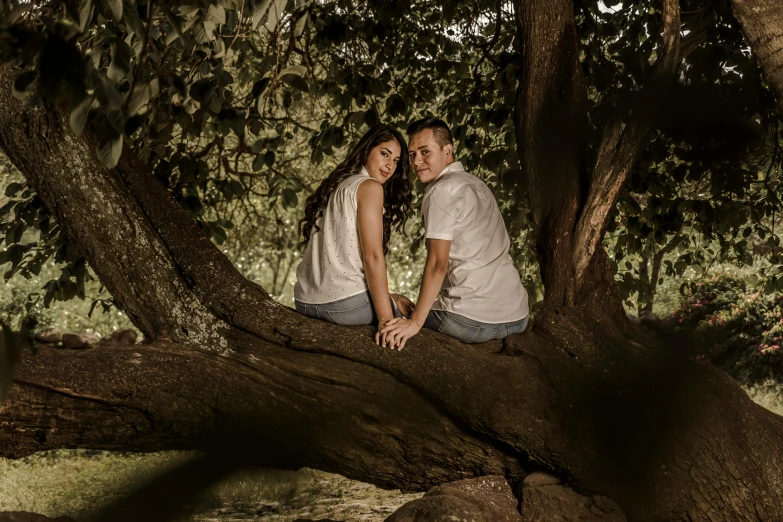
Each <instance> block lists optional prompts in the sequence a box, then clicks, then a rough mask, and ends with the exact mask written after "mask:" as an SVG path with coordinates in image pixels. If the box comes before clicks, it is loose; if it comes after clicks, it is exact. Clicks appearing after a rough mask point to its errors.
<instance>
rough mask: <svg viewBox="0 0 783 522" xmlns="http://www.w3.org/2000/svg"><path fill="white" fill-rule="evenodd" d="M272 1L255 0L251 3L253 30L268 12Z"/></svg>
mask: <svg viewBox="0 0 783 522" xmlns="http://www.w3.org/2000/svg"><path fill="white" fill-rule="evenodd" d="M271 3H272V0H256V1H255V2H253V13H252V16H251V24H250V25H251V27H252V28H253V29H255V28H256V27H258V24H259V23H261V19H262V18H263V17H264V15H265V14H266V13H267V11H269V6H270V5H271Z"/></svg>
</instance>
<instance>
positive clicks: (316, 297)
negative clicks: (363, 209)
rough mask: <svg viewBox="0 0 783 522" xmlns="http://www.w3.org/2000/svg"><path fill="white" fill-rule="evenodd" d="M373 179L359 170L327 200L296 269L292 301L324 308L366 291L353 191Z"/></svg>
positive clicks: (356, 208) (356, 207) (354, 192)
mask: <svg viewBox="0 0 783 522" xmlns="http://www.w3.org/2000/svg"><path fill="white" fill-rule="evenodd" d="M368 179H372V178H371V177H370V174H369V173H368V172H367V170H366V169H365V168H364V167H362V170H361V171H360V172H359V173H358V174H354V175H353V176H349V177H347V178H346V179H344V180H343V181H342V182H341V183H340V184H339V185H338V186H337V188H336V189H335V191H334V192H333V193H332V195H331V196H330V197H329V202H328V203H327V205H326V209H325V210H324V213H323V215H322V216H321V217H320V218H318V220H317V221H316V223H317V225H318V228H319V229H320V230H317V231H316V230H315V228H314V229H313V230H312V234H311V235H310V240H309V241H308V242H307V248H306V249H305V252H304V256H303V257H302V261H301V262H300V263H299V266H298V267H297V268H296V286H295V287H294V298H295V299H296V300H297V301H299V302H300V303H305V304H324V303H331V302H333V301H337V300H339V299H345V298H346V297H352V296H355V295H357V294H361V293H363V292H366V291H367V277H366V276H365V275H364V264H363V263H362V251H361V246H360V244H359V223H358V219H357V210H358V206H357V204H356V191H357V189H358V188H359V185H360V184H361V183H362V182H363V181H367V180H368Z"/></svg>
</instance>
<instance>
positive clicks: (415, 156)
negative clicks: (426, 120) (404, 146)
mask: <svg viewBox="0 0 783 522" xmlns="http://www.w3.org/2000/svg"><path fill="white" fill-rule="evenodd" d="M408 151H409V152H408V155H409V157H410V160H411V166H413V170H414V171H416V175H417V176H419V179H420V180H421V182H422V183H429V182H430V181H432V180H433V179H435V178H436V177H437V176H438V174H440V171H442V170H443V169H444V168H445V167H446V165H448V164H449V163H452V162H453V161H454V147H452V146H451V145H449V144H446V145H445V146H444V147H443V148H441V146H440V145H438V142H437V141H435V134H434V133H433V132H432V129H424V130H423V131H421V132H417V133H416V134H414V135H413V136H411V141H410V143H409V144H408Z"/></svg>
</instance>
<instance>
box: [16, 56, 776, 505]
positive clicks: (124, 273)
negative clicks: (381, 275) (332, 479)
mask: <svg viewBox="0 0 783 522" xmlns="http://www.w3.org/2000/svg"><path fill="white" fill-rule="evenodd" d="M12 81H13V71H12V70H11V69H9V68H8V67H5V68H3V69H0V147H2V148H3V150H4V151H6V153H7V154H8V155H9V156H10V157H11V158H12V160H13V161H14V163H15V164H16V165H17V167H19V168H20V170H21V171H22V172H23V174H24V175H25V176H26V177H27V179H28V181H29V182H30V183H31V184H32V185H33V186H34V187H35V189H36V190H37V191H38V193H39V194H40V196H41V198H42V200H43V201H44V203H45V204H46V206H47V208H48V209H49V210H50V211H51V212H52V213H53V214H54V215H55V216H56V218H57V220H58V221H59V222H60V224H61V226H63V227H64V229H65V230H66V231H67V233H68V235H69V237H70V238H71V239H72V240H73V241H74V242H75V243H76V244H77V246H78V247H79V248H80V249H81V251H82V253H83V254H84V255H85V256H86V257H87V258H88V260H89V262H90V264H91V266H92V267H93V269H94V270H95V271H96V273H97V274H98V275H99V276H100V277H101V279H102V280H103V281H104V282H106V284H107V286H109V285H110V286H109V288H110V289H111V291H112V292H113V294H114V296H115V297H116V298H117V300H118V302H119V303H121V305H122V306H123V307H125V309H126V310H127V311H128V312H129V315H130V316H131V317H132V318H133V320H134V322H135V323H136V324H137V325H138V326H139V327H140V328H141V329H142V330H143V331H144V332H145V334H147V335H149V336H150V337H151V338H152V339H154V341H153V343H152V344H150V345H140V346H131V347H118V346H103V347H100V348H95V349H91V350H86V351H81V352H70V351H65V350H56V349H45V348H42V349H40V350H39V351H38V353H37V354H31V353H25V354H24V356H23V358H22V361H21V363H20V365H19V368H18V370H17V373H16V375H15V381H14V387H13V388H12V390H11V395H10V400H9V401H8V402H7V403H4V404H3V405H2V406H0V455H2V456H10V457H20V456H23V455H27V454H30V453H32V452H34V451H38V450H43V449H49V448H55V447H72V448H73V447H91V448H107V449H132V450H138V451H148V450H160V449H176V448H188V449H190V448H197V447H209V446H210V445H211V444H215V443H218V444H220V443H222V444H227V443H228V444H232V445H234V446H240V445H241V446H242V447H246V448H247V451H248V455H249V458H251V459H252V460H253V461H255V462H260V463H264V464H271V465H277V466H281V467H296V466H300V465H307V466H313V467H316V468H321V469H325V470H330V471H337V472H340V473H343V474H345V475H347V476H349V477H352V478H356V479H360V480H364V481H367V482H372V483H375V484H379V485H382V486H386V487H404V488H408V489H426V488H428V487H429V486H432V485H434V484H438V483H441V482H445V481H450V480H455V479H459V478H464V477H468V476H474V475H484V474H503V475H505V476H506V477H508V478H509V479H510V480H512V482H513V481H515V480H517V479H518V478H519V477H520V475H521V474H522V473H524V472H525V471H528V470H531V469H536V468H540V467H544V468H546V469H549V470H551V471H553V472H554V473H556V474H558V475H561V476H562V477H564V478H565V479H567V480H568V481H569V482H570V483H571V484H573V485H574V486H575V487H577V488H579V489H581V490H583V491H587V492H594V493H601V494H604V495H607V496H609V497H612V498H614V499H616V500H617V501H618V502H619V503H620V504H621V505H622V506H623V507H624V509H626V510H627V512H628V513H629V514H630V515H631V517H632V518H633V519H635V520H664V519H665V520H708V519H710V520H779V519H781V518H783V490H781V488H779V487H778V485H779V484H780V483H781V481H783V453H782V452H781V448H782V447H783V420H782V419H780V418H779V417H777V416H775V415H773V414H771V413H769V412H767V411H765V410H763V409H762V408H760V407H758V406H755V405H754V404H753V403H752V402H751V401H750V400H749V399H748V398H747V396H746V395H745V394H744V393H743V392H742V391H741V390H740V389H739V388H738V387H737V386H736V385H735V384H734V383H733V382H732V381H731V380H730V379H728V377H726V376H725V374H723V373H722V372H719V371H718V370H715V369H714V368H712V367H710V366H707V365H699V364H695V363H692V362H689V361H687V360H685V359H683V358H682V357H678V356H677V355H678V354H677V353H673V354H668V355H665V356H661V354H659V353H658V352H656V351H655V350H654V349H653V348H652V347H651V346H652V345H651V343H650V341H649V339H645V338H635V337H633V336H631V337H630V338H629V334H631V333H632V332H630V331H626V330H624V329H623V328H621V327H617V326H614V323H613V322H611V321H607V320H605V319H603V320H602V319H601V318H600V314H596V313H594V314H585V313H583V312H580V311H579V310H577V309H569V308H567V307H565V308H564V307H556V308H551V309H546V310H544V311H543V312H542V313H541V314H540V315H539V316H537V318H536V323H535V328H534V329H533V331H532V332H529V333H526V334H524V335H516V336H512V337H510V338H509V339H507V340H506V341H504V342H503V343H500V342H491V343H486V344H484V345H481V346H478V347H477V346H467V345H463V344H461V343H459V342H456V341H454V340H453V339H449V338H447V337H445V336H443V335H441V334H438V333H433V332H428V331H425V332H422V333H421V334H420V335H418V336H416V337H415V338H413V339H412V340H411V341H410V342H409V343H408V347H407V348H406V350H405V351H403V352H389V351H385V350H383V349H381V348H379V347H377V346H376V345H375V344H374V343H373V342H372V337H371V328H369V327H356V328H346V327H339V326H335V325H331V324H327V323H323V322H320V321H316V320H311V319H307V318H305V317H303V316H301V315H298V314H297V313H296V312H294V311H293V310H291V309H288V308H285V307H283V306H280V305H277V304H275V303H273V302H272V301H271V300H269V299H268V297H267V296H266V295H265V294H264V293H263V291H262V290H261V289H260V288H259V287H258V286H257V285H255V284H253V283H251V282H248V281H246V280H244V279H243V278H242V277H241V276H240V275H239V274H238V272H237V271H236V270H235V269H234V268H233V267H232V266H231V263H230V262H229V261H228V260H227V259H225V258H224V257H223V256H222V254H221V253H220V252H219V250H218V249H217V248H215V247H214V246H213V245H212V244H211V243H210V242H209V241H208V240H207V239H206V238H204V237H203V236H202V235H201V234H200V232H199V231H198V228H197V227H196V226H195V225H194V224H193V223H192V222H191V221H190V219H189V217H188V216H187V214H186V213H185V212H184V211H183V210H182V209H181V208H180V207H179V206H178V205H177V204H176V203H175V202H174V200H173V199H172V198H170V197H169V195H168V194H167V193H166V191H165V190H164V189H163V187H162V186H161V185H160V184H159V183H158V182H157V181H156V180H155V178H154V177H153V176H152V175H151V173H150V172H149V171H148V169H146V167H145V166H144V165H142V164H141V163H140V162H139V161H138V159H137V158H136V157H135V156H134V155H133V153H132V151H130V150H125V151H124V152H123V158H122V160H121V163H120V166H119V167H118V168H117V169H112V170H107V169H105V168H103V167H102V166H101V165H100V164H99V162H98V160H97V158H96V157H95V154H94V152H93V150H94V149H93V147H92V144H91V142H90V140H89V139H76V138H75V137H74V136H73V135H72V134H71V133H70V131H69V129H68V127H67V123H66V120H65V118H63V117H62V116H61V115H59V114H58V113H56V112H54V111H52V110H48V109H46V108H44V107H41V106H37V107H26V106H24V105H23V104H22V103H21V102H19V101H18V100H17V99H15V98H13V96H12V95H11V83H12ZM573 188H575V187H573ZM548 205H550V206H551V205H554V202H551V203H548ZM96 238H97V239H96ZM557 259H559V258H557V257H556V256H555V257H554V258H553V259H552V260H553V261H554V260H557ZM597 317H598V318H597ZM156 334H157V335H156ZM674 348H676V346H675V347H674ZM227 440H228V441H230V442H226V441H227Z"/></svg>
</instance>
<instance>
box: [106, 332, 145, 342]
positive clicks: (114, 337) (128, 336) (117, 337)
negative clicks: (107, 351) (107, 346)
mask: <svg viewBox="0 0 783 522" xmlns="http://www.w3.org/2000/svg"><path fill="white" fill-rule="evenodd" d="M138 337H139V334H138V333H136V330H134V329H133V328H123V329H122V330H117V331H116V332H113V333H112V334H111V337H109V342H110V343H111V344H119V345H130V344H136V339H138Z"/></svg>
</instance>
